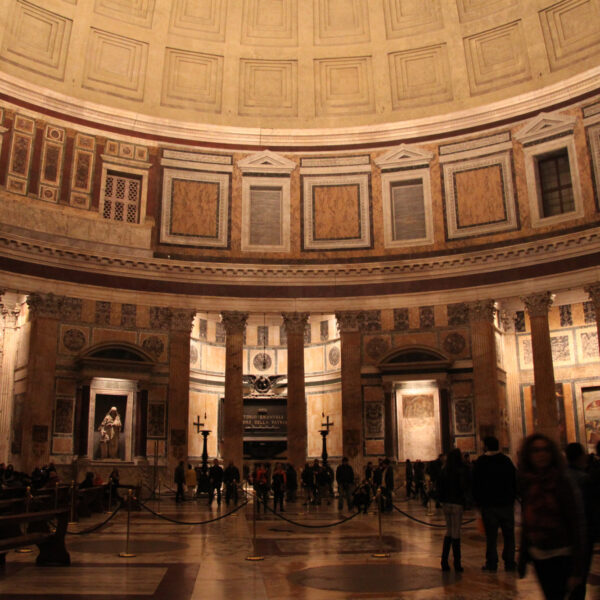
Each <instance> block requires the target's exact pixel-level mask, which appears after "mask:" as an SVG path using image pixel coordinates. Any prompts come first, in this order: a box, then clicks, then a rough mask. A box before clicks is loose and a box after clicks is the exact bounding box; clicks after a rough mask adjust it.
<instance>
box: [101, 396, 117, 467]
mask: <svg viewBox="0 0 600 600" xmlns="http://www.w3.org/2000/svg"><path fill="white" fill-rule="evenodd" d="M121 427H122V424H121V417H120V416H119V411H117V407H116V406H113V407H112V408H111V409H110V410H109V411H108V412H107V413H106V416H105V417H104V419H102V423H100V427H99V428H98V431H100V458H119V435H120V433H121Z"/></svg>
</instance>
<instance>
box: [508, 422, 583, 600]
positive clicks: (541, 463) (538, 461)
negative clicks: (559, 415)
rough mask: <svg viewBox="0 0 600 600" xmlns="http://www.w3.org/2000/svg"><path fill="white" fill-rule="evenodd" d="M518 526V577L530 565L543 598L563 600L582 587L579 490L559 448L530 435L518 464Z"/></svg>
mask: <svg viewBox="0 0 600 600" xmlns="http://www.w3.org/2000/svg"><path fill="white" fill-rule="evenodd" d="M519 478H520V484H521V490H522V499H523V512H522V520H523V528H522V540H521V548H520V555H519V576H521V577H523V576H524V575H525V566H526V564H527V562H529V561H532V562H533V565H534V567H535V572H536V575H537V578H538V580H539V582H540V585H541V587H542V591H543V592H544V596H545V597H546V598H547V599H548V600H564V598H565V596H566V595H567V593H570V592H572V591H573V590H575V589H576V588H577V586H579V585H580V584H581V583H582V580H583V571H584V552H585V550H584V544H585V519H584V516H583V508H582V504H581V499H580V496H579V493H578V490H577V489H576V488H575V487H574V486H573V484H572V483H571V480H570V479H569V477H568V476H567V474H566V470H565V466H564V461H563V458H562V456H561V454H560V451H559V449H558V446H557V445H556V444H555V443H554V442H553V441H552V440H551V439H550V438H548V437H547V436H545V435H543V434H541V433H534V434H533V435H530V436H528V437H527V438H526V439H525V441H524V442H523V447H522V449H521V454H520V460H519Z"/></svg>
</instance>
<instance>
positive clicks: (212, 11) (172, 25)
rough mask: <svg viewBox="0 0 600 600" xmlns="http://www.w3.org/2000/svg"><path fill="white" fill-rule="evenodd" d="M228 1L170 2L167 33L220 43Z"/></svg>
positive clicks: (187, 0) (188, 0)
mask: <svg viewBox="0 0 600 600" xmlns="http://www.w3.org/2000/svg"><path fill="white" fill-rule="evenodd" d="M227 3H228V0H202V2H198V0H172V1H171V18H170V22H169V32H170V33H171V34H173V35H176V36H177V35H184V36H188V37H194V38H198V39H201V40H210V41H215V42H222V41H223V40H224V39H225V29H226V25H227Z"/></svg>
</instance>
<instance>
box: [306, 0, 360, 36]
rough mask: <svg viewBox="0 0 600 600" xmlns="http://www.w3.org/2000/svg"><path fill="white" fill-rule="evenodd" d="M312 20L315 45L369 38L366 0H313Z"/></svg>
mask: <svg viewBox="0 0 600 600" xmlns="http://www.w3.org/2000/svg"><path fill="white" fill-rule="evenodd" d="M314 20H315V21H314V23H315V24H314V43H315V45H316V46H324V45H332V44H355V43H359V42H368V41H369V40H370V39H371V33H370V29H369V9H368V6H367V0H314Z"/></svg>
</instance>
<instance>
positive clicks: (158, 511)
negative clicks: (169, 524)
mask: <svg viewBox="0 0 600 600" xmlns="http://www.w3.org/2000/svg"><path fill="white" fill-rule="evenodd" d="M156 499H157V505H156V512H157V513H158V514H159V515H160V477H159V478H158V496H157V497H156Z"/></svg>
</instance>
